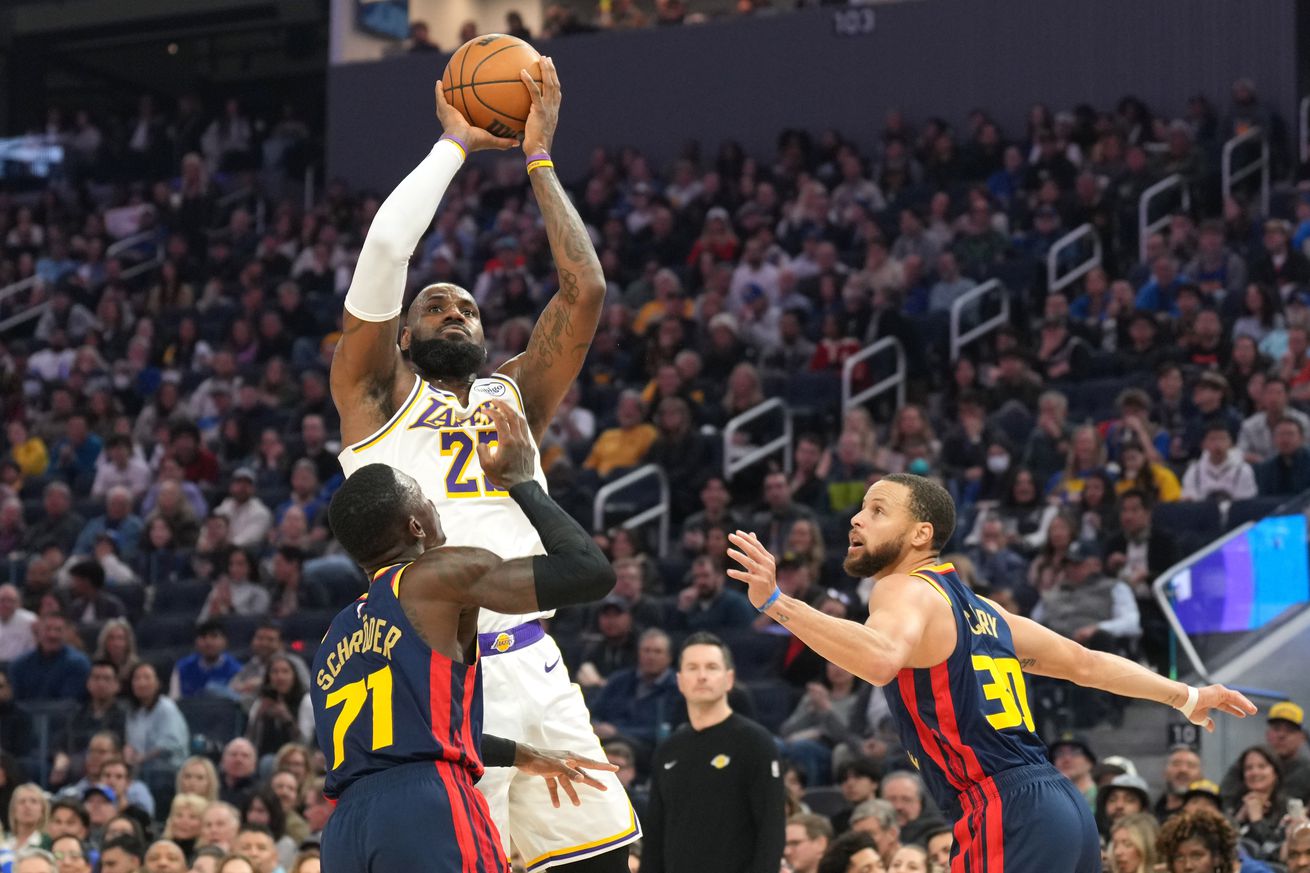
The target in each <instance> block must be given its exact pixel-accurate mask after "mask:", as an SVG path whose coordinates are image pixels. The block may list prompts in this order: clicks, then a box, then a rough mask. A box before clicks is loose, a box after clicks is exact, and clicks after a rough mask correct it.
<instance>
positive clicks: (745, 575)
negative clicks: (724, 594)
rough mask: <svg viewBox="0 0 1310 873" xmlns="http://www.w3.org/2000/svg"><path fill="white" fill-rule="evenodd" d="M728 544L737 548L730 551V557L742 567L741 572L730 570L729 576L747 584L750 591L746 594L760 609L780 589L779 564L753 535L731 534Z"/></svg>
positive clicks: (740, 532)
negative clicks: (775, 590)
mask: <svg viewBox="0 0 1310 873" xmlns="http://www.w3.org/2000/svg"><path fill="white" fill-rule="evenodd" d="M728 542H730V543H732V544H733V545H734V546H736V547H737V548H735V549H728V557H729V558H732V559H733V560H734V561H736V562H737V563H738V564H741V566H742V569H740V570H738V569H736V568H735V567H734V568H731V569H729V570H728V575H729V576H731V577H732V578H733V579H736V580H738V581H741V582H745V583H746V586H747V588H748V589H749V590H748V591H747V592H746V593H747V595H748V596H749V597H750V599H751V603H752V604H753V605H754V606H756V607H757V608H758V607H759V606H761V605H762V604H763V603H764V601H766V600H768V599H769V596H770V595H772V594H773V592H774V589H776V588H777V587H778V571H777V562H776V561H774V560H773V555H771V554H769V550H768V549H766V548H764V545H763V543H761V542H760V541H759V539H758V538H756V536H755V534H753V533H743V532H742V531H737V532H735V533H730V534H728Z"/></svg>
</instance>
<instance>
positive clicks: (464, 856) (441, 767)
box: [432, 761, 485, 873]
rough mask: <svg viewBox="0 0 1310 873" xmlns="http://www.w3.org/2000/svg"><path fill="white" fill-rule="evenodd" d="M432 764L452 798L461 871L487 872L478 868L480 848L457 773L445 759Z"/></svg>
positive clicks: (472, 872)
mask: <svg viewBox="0 0 1310 873" xmlns="http://www.w3.org/2000/svg"><path fill="white" fill-rule="evenodd" d="M432 766H434V767H436V768H437V774H438V775H439V776H441V784H442V785H444V786H445V788H446V796H447V797H449V798H450V820H451V824H452V825H453V826H454V831H455V842H456V843H457V844H459V869H460V873H485V871H479V870H478V867H479V866H480V865H478V864H477V860H478V849H477V845H476V844H475V843H474V840H473V832H472V830H471V828H470V827H469V814H468V808H467V807H466V806H465V804H464V797H463V795H461V794H460V790H459V785H457V784H456V782H455V774H454V772H453V771H452V769H451V767H450V765H449V764H447V763H445V762H444V761H435V762H433V765H432Z"/></svg>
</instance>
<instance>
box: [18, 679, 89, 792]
mask: <svg viewBox="0 0 1310 873" xmlns="http://www.w3.org/2000/svg"><path fill="white" fill-rule="evenodd" d="M77 706H78V704H77V702H76V701H73V700H25V701H23V702H22V703H19V704H18V707H19V709H21V710H23V712H25V713H27V714H28V715H29V716H31V718H32V737H33V739H34V740H35V743H34V747H33V749H32V753H31V754H30V755H29V756H27V757H26V758H24V759H22V763H23V765H24V766H25V767H26V768H28V775H29V776H30V777H32V778H34V779H36V780H37V781H39V782H40V784H42V785H44V784H45V783H46V780H47V778H48V777H49V775H50V774H49V767H50V759H51V757H52V756H53V749H52V748H51V744H52V743H53V742H54V738H55V737H57V736H59V735H60V734H61V733H63V732H64V730H65V729H67V727H68V724H69V721H70V719H72V717H73V713H74V712H75V711H76V710H77Z"/></svg>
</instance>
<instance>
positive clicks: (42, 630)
mask: <svg viewBox="0 0 1310 873" xmlns="http://www.w3.org/2000/svg"><path fill="white" fill-rule="evenodd" d="M67 633H68V622H67V620H66V619H65V618H64V617H63V616H62V615H59V614H58V613H54V614H51V615H47V616H45V617H43V618H42V619H41V621H40V622H39V623H38V624H37V633H36V648H35V649H33V650H32V651H30V652H28V653H27V654H26V655H23V657H21V658H19V659H18V660H17V661H14V663H13V664H11V665H10V667H9V683H10V684H11V685H12V686H13V688H14V699H15V700H19V701H25V700H82V699H83V698H84V697H86V677H87V674H89V673H90V672H91V662H90V661H88V660H87V659H86V655H84V654H82V653H81V652H79V651H78V650H77V649H74V648H73V647H72V646H70V645H68V643H66V642H64V640H65V639H67V637H66V634H67Z"/></svg>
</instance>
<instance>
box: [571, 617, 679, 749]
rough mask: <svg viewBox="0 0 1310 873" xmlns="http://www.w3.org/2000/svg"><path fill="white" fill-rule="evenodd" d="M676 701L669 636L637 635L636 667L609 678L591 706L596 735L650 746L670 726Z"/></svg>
mask: <svg viewBox="0 0 1310 873" xmlns="http://www.w3.org/2000/svg"><path fill="white" fill-rule="evenodd" d="M678 699H679V694H678V682H677V677H676V676H675V675H674V673H673V653H672V647H671V644H670V642H669V635H668V634H666V633H664V631H662V630H658V629H655V628H652V629H651V630H648V631H646V632H645V633H643V634H642V635H641V640H640V642H639V643H638V646H637V666H636V667H629V668H627V669H624V670H618V671H616V672H615V673H614V674H613V675H611V676H610V677H609V681H607V682H606V683H605V687H604V688H603V689H602V690H601V692H600V696H599V697H597V698H596V701H595V703H593V704H592V707H591V719H592V723H593V724H594V726H595V729H596V736H598V737H600V738H601V739H602V740H606V739H609V738H611V737H616V736H623V737H627V738H628V739H632V740H640V741H642V742H645V743H650V744H652V745H653V744H654V743H655V742H656V741H657V740H658V739H660V738H661V737H660V735H661V734H662V733H663V732H664V730H665V729H666V726H667V725H669V724H670V723H671V721H672V718H673V713H674V710H675V709H676V708H677V702H678Z"/></svg>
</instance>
